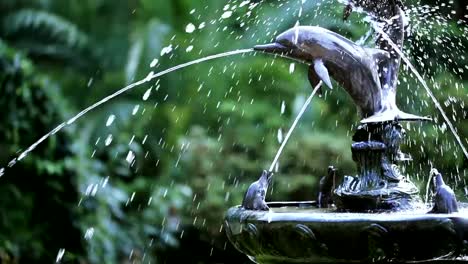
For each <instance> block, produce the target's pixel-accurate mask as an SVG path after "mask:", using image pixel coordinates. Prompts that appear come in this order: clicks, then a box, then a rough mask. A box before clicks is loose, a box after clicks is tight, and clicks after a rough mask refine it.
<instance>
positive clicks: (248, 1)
mask: <svg viewBox="0 0 468 264" xmlns="http://www.w3.org/2000/svg"><path fill="white" fill-rule="evenodd" d="M249 3H250V0H247V1H243V2H242V3H240V5H239V7H243V6H245V5H248V4H249Z"/></svg>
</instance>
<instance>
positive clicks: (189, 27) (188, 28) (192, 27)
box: [185, 23, 195, 33]
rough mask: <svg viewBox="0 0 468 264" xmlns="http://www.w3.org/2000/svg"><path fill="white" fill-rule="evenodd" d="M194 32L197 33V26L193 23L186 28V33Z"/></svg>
mask: <svg viewBox="0 0 468 264" xmlns="http://www.w3.org/2000/svg"><path fill="white" fill-rule="evenodd" d="M193 31H195V25H194V24H192V23H189V24H188V25H187V26H186V27H185V32H187V33H192V32H193Z"/></svg>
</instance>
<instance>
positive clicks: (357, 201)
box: [334, 122, 420, 212]
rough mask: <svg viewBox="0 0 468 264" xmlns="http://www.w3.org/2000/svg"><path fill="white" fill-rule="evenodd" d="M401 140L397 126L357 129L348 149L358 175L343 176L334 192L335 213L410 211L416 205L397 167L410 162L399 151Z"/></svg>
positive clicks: (414, 194)
mask: <svg viewBox="0 0 468 264" xmlns="http://www.w3.org/2000/svg"><path fill="white" fill-rule="evenodd" d="M404 136H405V131H404V129H403V127H402V126H401V125H400V124H399V123H398V122H385V123H382V124H366V125H361V126H360V127H358V129H357V131H356V134H355V135H354V136H353V141H355V143H353V144H352V146H351V151H352V154H353V160H354V161H355V162H356V165H357V171H358V174H357V175H356V176H345V177H344V181H343V183H342V184H341V185H340V186H338V187H337V188H336V190H335V191H334V200H335V203H336V205H337V207H338V209H340V210H343V211H363V212H365V211H374V210H404V209H411V208H412V206H413V203H414V202H419V201H420V198H419V196H418V192H419V191H418V188H417V187H416V186H415V185H414V184H413V183H412V182H411V181H410V180H409V179H408V178H407V177H406V176H404V175H402V174H401V173H400V169H399V167H398V165H397V163H398V162H400V161H403V160H411V158H410V157H409V156H408V155H405V154H403V153H402V152H401V151H400V143H401V141H402V139H403V138H404Z"/></svg>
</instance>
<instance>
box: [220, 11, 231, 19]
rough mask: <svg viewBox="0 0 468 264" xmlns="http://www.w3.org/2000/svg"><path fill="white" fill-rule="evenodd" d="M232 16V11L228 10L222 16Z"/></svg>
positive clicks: (223, 17) (224, 17)
mask: <svg viewBox="0 0 468 264" xmlns="http://www.w3.org/2000/svg"><path fill="white" fill-rule="evenodd" d="M231 16H232V11H226V12H224V14H223V15H222V16H221V18H222V19H226V18H230V17H231Z"/></svg>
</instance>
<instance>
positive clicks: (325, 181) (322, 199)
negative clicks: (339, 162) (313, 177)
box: [317, 166, 337, 208]
mask: <svg viewBox="0 0 468 264" xmlns="http://www.w3.org/2000/svg"><path fill="white" fill-rule="evenodd" d="M336 171H337V169H336V168H335V167H333V166H329V167H328V170H327V175H325V176H323V177H322V179H320V187H319V188H320V189H319V195H318V199H317V203H318V206H319V207H320V208H328V207H329V205H331V204H333V200H332V196H333V189H334V187H335V181H336Z"/></svg>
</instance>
